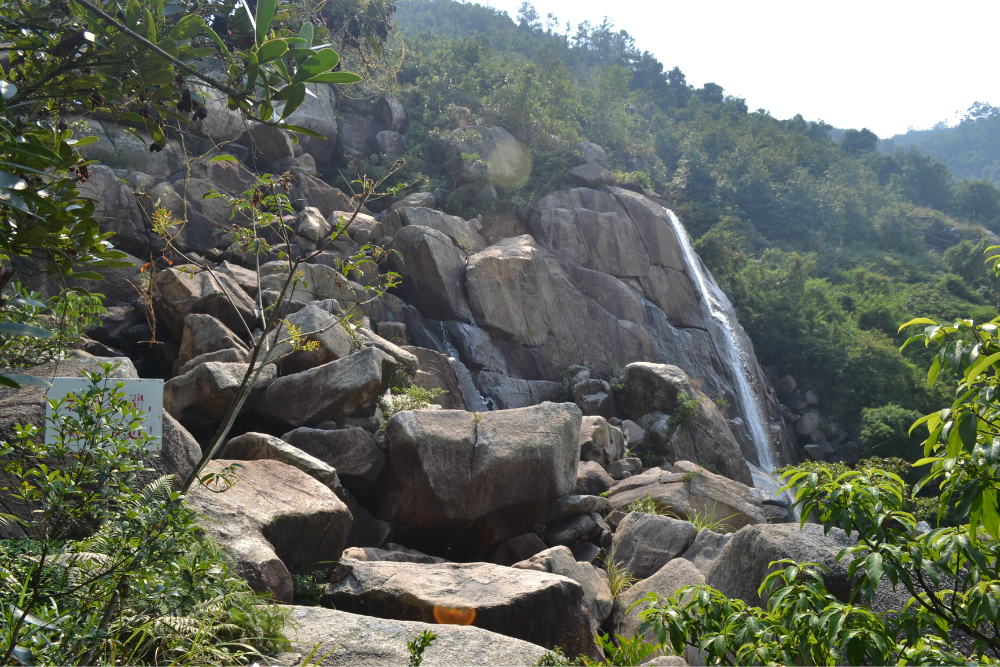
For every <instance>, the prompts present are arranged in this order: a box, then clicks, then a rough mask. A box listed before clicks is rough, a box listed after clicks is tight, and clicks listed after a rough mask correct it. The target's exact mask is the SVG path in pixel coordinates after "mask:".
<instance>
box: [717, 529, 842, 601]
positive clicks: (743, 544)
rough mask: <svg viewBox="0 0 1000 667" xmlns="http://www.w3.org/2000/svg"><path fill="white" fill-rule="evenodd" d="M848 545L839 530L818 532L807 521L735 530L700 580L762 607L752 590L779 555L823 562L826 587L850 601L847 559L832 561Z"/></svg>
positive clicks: (780, 558)
mask: <svg viewBox="0 0 1000 667" xmlns="http://www.w3.org/2000/svg"><path fill="white" fill-rule="evenodd" d="M849 546H853V542H852V540H851V539H850V538H849V537H848V536H847V534H846V533H844V531H842V530H841V529H840V528H833V529H832V530H830V532H829V533H824V532H823V526H821V525H819V524H814V523H807V524H805V525H804V526H802V527H801V528H800V526H799V524H798V523H784V524H762V525H754V526H746V527H744V528H741V529H740V530H738V531H736V533H735V534H734V535H733V536H732V538H731V539H730V540H729V542H728V543H727V544H726V546H725V547H723V549H722V551H721V552H720V553H719V555H718V557H716V559H715V562H714V563H713V564H712V566H711V568H710V569H709V571H708V573H707V574H706V575H705V583H707V584H708V585H709V586H712V587H714V588H717V589H718V590H720V591H722V593H724V594H725V595H726V596H727V597H730V598H739V599H740V600H743V601H744V602H746V603H747V604H749V605H751V606H756V607H763V606H766V604H767V600H766V599H764V600H762V599H761V597H760V596H759V595H758V593H757V591H758V589H759V588H760V585H761V584H762V583H763V582H764V579H765V578H766V577H767V575H768V574H770V573H771V572H773V571H775V570H776V569H778V568H779V567H783V566H773V567H772V566H771V563H772V562H774V561H778V560H782V559H785V558H788V559H791V560H793V561H796V562H806V561H808V562H811V563H819V564H821V565H825V566H826V567H827V568H829V571H828V572H823V581H824V583H825V584H826V589H827V590H828V591H829V592H830V593H831V594H833V595H834V596H836V597H837V598H838V599H839V600H840V601H842V602H848V601H850V595H851V588H852V584H853V582H852V580H851V579H850V578H849V577H848V576H847V566H848V565H849V559H844V560H841V561H840V562H837V554H839V553H840V550H841V549H843V548H845V547H849Z"/></svg>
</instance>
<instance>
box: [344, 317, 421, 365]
mask: <svg viewBox="0 0 1000 667" xmlns="http://www.w3.org/2000/svg"><path fill="white" fill-rule="evenodd" d="M357 334H358V335H359V336H361V337H362V338H363V339H364V340H365V342H366V343H368V344H369V345H371V346H372V347H377V348H378V349H380V350H382V351H383V352H385V353H386V354H388V355H389V356H390V357H392V358H393V359H395V360H396V363H398V364H399V365H400V366H402V367H403V368H404V369H405V370H406V372H407V373H410V374H412V373H416V372H417V371H418V370H420V360H419V359H417V357H416V355H415V354H413V353H412V352H409V351H408V350H404V349H403V348H401V347H400V346H398V345H396V344H395V343H391V342H389V341H387V340H386V339H384V338H382V337H381V336H379V335H377V334H375V333H372V331H371V330H369V329H365V328H360V329H358V330H357Z"/></svg>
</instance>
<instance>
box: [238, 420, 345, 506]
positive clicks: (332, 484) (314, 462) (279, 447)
mask: <svg viewBox="0 0 1000 667" xmlns="http://www.w3.org/2000/svg"><path fill="white" fill-rule="evenodd" d="M222 458H224V459H233V460H236V461H260V460H264V459H268V460H272V461H281V462H282V463H285V464H287V465H290V466H292V467H293V468H298V469H299V470H301V471H302V472H304V473H305V474H307V475H309V476H310V477H312V478H313V479H315V480H317V481H319V482H320V483H321V484H323V485H324V486H326V487H327V488H329V489H330V490H331V491H333V492H334V493H335V494H337V496H338V497H340V496H343V494H344V491H343V487H341V485H340V479H339V478H338V477H337V471H336V470H335V469H334V468H332V467H331V466H329V465H327V464H326V463H324V462H323V461H321V460H319V459H318V458H316V457H315V456H312V455H310V454H308V453H306V452H304V451H302V450H301V449H299V448H298V447H295V446H293V445H290V444H288V443H287V442H285V441H284V440H282V439H281V438H276V437H274V436H273V435H267V434H266V433H244V434H243V435H240V436H237V437H235V438H232V439H230V440H229V442H227V443H226V446H225V447H224V448H223V450H222Z"/></svg>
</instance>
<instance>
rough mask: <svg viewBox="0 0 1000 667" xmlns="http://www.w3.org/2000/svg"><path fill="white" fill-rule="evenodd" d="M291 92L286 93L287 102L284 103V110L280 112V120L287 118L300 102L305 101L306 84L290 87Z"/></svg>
mask: <svg viewBox="0 0 1000 667" xmlns="http://www.w3.org/2000/svg"><path fill="white" fill-rule="evenodd" d="M289 88H291V92H289V93H288V102H286V103H285V108H284V109H282V111H281V120H284V119H286V118H288V117H289V116H290V115H292V114H293V113H295V110H296V109H298V108H299V107H300V106H301V105H302V102H303V101H304V100H305V99H306V84H304V83H296V84H294V85H292V86H289Z"/></svg>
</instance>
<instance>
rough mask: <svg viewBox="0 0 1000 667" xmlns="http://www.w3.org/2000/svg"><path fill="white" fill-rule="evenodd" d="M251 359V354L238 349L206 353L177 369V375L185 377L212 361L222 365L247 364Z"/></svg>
mask: <svg viewBox="0 0 1000 667" xmlns="http://www.w3.org/2000/svg"><path fill="white" fill-rule="evenodd" d="M248 359H249V353H248V352H247V351H245V350H240V349H238V348H232V347H231V348H227V349H225V350H219V351H218V352H206V353H205V354H201V355H198V356H197V357H195V358H194V359H191V360H190V361H188V362H187V363H185V364H184V365H183V366H181V367H180V368H179V369H177V373H176V374H177V375H184V374H185V373H187V372H188V371H190V370H192V369H193V368H194V367H195V366H200V365H201V364H207V363H208V362H210V361H216V362H219V363H222V364H245V363H246V362H247V360H248Z"/></svg>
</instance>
